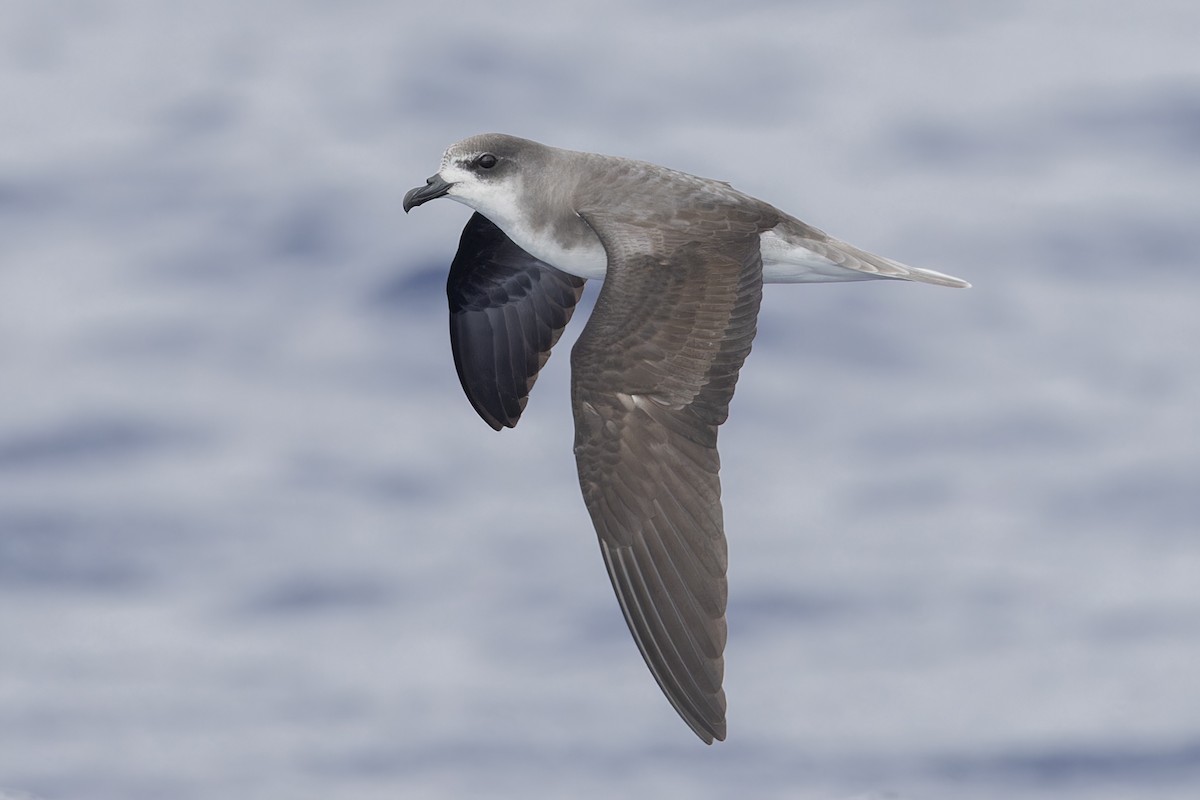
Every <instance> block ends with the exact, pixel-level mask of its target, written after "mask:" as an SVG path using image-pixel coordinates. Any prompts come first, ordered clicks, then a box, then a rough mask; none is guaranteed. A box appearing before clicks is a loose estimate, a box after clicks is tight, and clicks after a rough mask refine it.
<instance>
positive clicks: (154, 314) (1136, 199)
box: [0, 0, 1200, 800]
mask: <svg viewBox="0 0 1200 800" xmlns="http://www.w3.org/2000/svg"><path fill="white" fill-rule="evenodd" d="M2 16H3V19H0V66H2V67H3V68H2V69H0V89H2V91H0V96H2V97H3V98H4V102H3V109H4V110H3V111H2V112H0V114H2V115H3V121H4V124H3V125H0V400H2V402H0V787H3V788H2V789H0V797H6V795H5V792H6V791H7V792H9V793H10V794H11V795H12V796H14V797H21V796H25V797H29V796H32V797H38V798H45V799H46V800H59V798H63V799H64V800H65V799H66V798H89V800H108V799H109V798H112V799H113V800H116V799H117V798H120V800H140V799H141V798H146V799H147V800H150V799H151V798H153V799H154V800H158V798H163V797H171V798H177V799H178V800H190V798H197V799H199V798H206V799H207V798H212V797H238V798H288V799H289V800H294V799H295V798H328V797H353V798H363V799H366V798H384V797H387V798H395V797H457V796H461V797H512V798H516V797H530V796H533V797H579V798H591V797H595V798H601V797H604V798H607V797H613V796H630V797H664V798H671V797H688V798H725V797H729V796H735V795H749V796H754V797H764V798H775V797H778V798H796V797H803V798H842V799H844V798H966V797H969V798H1010V797H1028V798H1056V799H1061V798H1066V799H1067V800H1070V799H1071V798H1079V799H1080V800H1082V799H1083V798H1088V800H1094V799H1097V798H1098V799H1099V800H1106V799H1109V798H1111V799H1113V800H1116V798H1129V797H1139V798H1141V797H1155V798H1179V799H1180V800H1183V799H1184V798H1194V797H1197V796H1200V680H1198V679H1197V677H1196V666H1195V665H1196V664H1197V663H1200V581H1198V580H1197V579H1196V576H1197V575H1198V574H1200V477H1198V476H1200V422H1198V419H1200V417H1198V416H1197V409H1198V408H1200V351H1198V350H1197V348H1196V345H1195V343H1196V342H1197V341H1200V315H1197V313H1196V308H1197V302H1198V300H1200V269H1198V268H1197V267H1198V265H1200V226H1198V225H1197V220H1198V219H1200V192H1198V191H1197V189H1196V187H1197V186H1200V56H1197V54H1196V47H1195V31H1196V30H1200V8H1197V7H1196V6H1195V4H1194V3H1187V2H1168V1H1167V0H1150V1H1149V2H1143V3H1139V4H1137V6H1136V8H1134V7H1132V6H1128V5H1127V4H1116V3H1112V4H1096V3H1092V2H1083V0H1071V1H1070V2H1061V3H1055V4H1036V3H1020V2H1017V3H1006V4H1003V6H1000V5H996V6H994V7H993V6H988V7H984V6H981V5H980V4H962V3H950V2H941V1H940V0H938V1H936V2H927V3H922V4H919V5H903V4H891V3H880V2H871V1H869V0H854V1H852V2H842V3H837V4H832V3H760V4H754V3H742V4H732V5H730V4H718V3H691V4H680V3H673V2H667V1H666V0H659V2H643V1H642V0H639V1H638V2H633V0H629V1H628V2H624V1H620V0H619V1H618V2H605V3H585V4H576V5H572V6H569V7H568V6H567V5H565V4H564V5H563V6H562V7H561V8H543V7H541V6H539V5H538V4H534V3H526V2H519V3H512V4H507V5H506V6H504V7H503V10H502V9H501V7H499V6H496V5H495V4H485V3H476V2H465V3H460V4H455V5H446V4H415V3H405V2H400V3H382V2H368V1H367V0H362V2H348V3H338V4H333V3H321V2H304V3H283V2H262V3H255V4H242V3H234V2H230V1H229V0H212V1H211V2H207V3H203V4H202V3H186V2H180V3H157V4H152V3H143V2H135V0H125V1H122V0H96V1H95V2H80V3H73V4H48V3H43V2H37V1H36V0H15V2H10V3H9V4H8V6H6V8H5V12H4V14H3V15H2ZM484 130H502V131H507V132H511V133H515V134H518V135H524V136H528V137H530V138H534V139H538V140H541V141H545V142H547V143H551V144H556V145H560V146H566V147H573V148H579V149H586V150H597V151H603V152H609V153H615V154H620V155H627V156H632V157H637V158H643V159H647V160H651V161H656V162H660V163H665V164H668V165H670V166H673V167H677V168H680V169H685V170H688V171H690V172H695V173H699V174H704V175H709V176H712V177H716V178H721V179H726V180H731V181H733V182H734V183H735V185H737V186H738V187H739V188H742V189H745V190H747V191H749V192H751V193H753V194H755V195H757V196H760V197H762V198H764V199H766V200H768V201H770V202H773V203H775V204H777V205H779V206H781V207H783V208H785V209H787V210H789V211H792V212H794V213H796V214H797V215H799V216H800V217H801V218H803V219H805V220H806V221H809V222H811V223H813V224H815V225H818V226H819V227H822V228H824V229H825V230H828V231H829V232H831V233H833V234H834V235H836V236H839V237H841V238H844V239H847V240H849V241H852V242H854V243H855V244H858V245H861V246H863V247H865V248H867V249H870V250H873V251H877V252H882V253H886V254H887V255H890V256H892V257H895V258H897V259H900V260H902V261H905V262H908V263H912V264H914V265H918V266H925V267H929V268H932V269H937V270H941V271H945V272H949V273H952V274H955V275H961V276H962V277H964V278H967V279H968V280H971V281H972V282H973V283H974V284H975V288H973V289H971V290H969V291H965V292H956V291H950V290H944V289H938V288H935V287H928V286H916V285H907V284H898V283H890V282H879V283H872V284H851V285H831V286H809V287H804V286H773V287H768V294H767V297H766V299H765V302H764V307H763V315H762V319H761V326H760V335H759V337H758V340H757V342H756V346H755V351H754V353H753V354H752V356H751V357H750V360H749V362H748V364H747V367H746V369H745V370H744V372H743V374H742V379H741V382H740V383H739V388H738V396H737V398H736V399H735V401H734V403H733V410H732V416H731V419H730V422H729V423H728V424H727V425H726V426H725V428H724V429H723V432H722V463H723V466H724V471H723V479H724V497H725V507H726V527H727V531H728V533H729V538H730V547H731V567H730V582H731V600H730V611H729V620H730V631H731V633H730V641H729V646H728V651H727V656H728V671H727V680H726V689H727V692H728V695H729V704H730V711H729V740H728V741H727V742H725V743H723V744H719V745H717V746H714V747H712V748H707V747H704V746H703V745H701V744H700V743H699V742H698V741H697V740H696V739H695V738H694V737H693V736H692V734H691V733H690V732H689V731H688V730H687V729H686V727H685V726H683V725H682V723H680V722H679V721H678V719H677V718H676V717H675V715H674V713H673V712H672V711H671V709H670V707H669V706H668V705H667V703H666V702H665V701H664V700H663V699H662V698H661V697H660V695H659V692H658V689H657V687H656V686H655V685H654V683H653V681H652V680H651V678H650V676H649V675H648V674H647V673H646V671H645V668H644V666H643V665H642V663H641V659H640V657H639V656H638V655H637V652H636V650H635V648H634V647H633V645H632V643H631V642H630V641H629V638H628V634H627V632H626V630H625V627H624V623H623V622H622V620H621V619H620V615H619V613H618V609H617V607H616V603H615V602H614V600H613V598H612V595H611V590H610V588H609V586H608V583H607V580H606V578H605V575H604V570H603V567H602V564H601V562H600V559H599V555H598V553H597V548H596V545H595V542H594V535H593V533H592V532H591V528H590V524H589V522H588V519H587V514H586V512H585V510H584V509H583V506H582V503H581V501H580V499H579V494H578V487H577V485H576V482H575V478H574V474H573V457H572V455H571V450H570V442H571V435H572V434H571V422H570V409H569V403H568V398H567V379H568V375H567V368H568V359H567V357H566V353H567V351H568V349H569V346H570V344H571V342H572V340H573V339H574V337H575V336H576V335H577V333H578V330H579V328H580V327H581V323H582V321H583V314H582V313H581V315H580V318H579V319H578V320H576V322H575V324H574V325H573V326H572V329H571V330H570V331H569V332H568V334H567V336H566V337H565V339H564V341H563V343H562V344H560V345H559V347H558V350H557V351H556V355H555V357H554V358H553V359H552V360H551V362H550V364H549V366H548V367H547V369H546V371H545V373H544V375H543V377H542V379H541V380H540V381H539V383H538V385H537V388H536V390H535V391H534V393H533V397H532V399H531V402H530V405H529V408H528V410H527V411H526V414H525V417H524V419H523V420H522V422H521V425H520V426H519V427H518V428H517V429H516V430H514V431H505V432H503V433H500V434H496V433H493V432H492V431H490V430H489V429H488V428H487V427H486V426H485V425H484V424H483V423H481V422H480V421H479V420H478V419H477V418H476V417H475V415H474V413H473V412H472V411H471V409H470V406H469V405H468V403H467V402H466V400H465V399H464V398H463V397H462V394H461V391H460V389H459V387H458V384H457V378H456V376H455V374H454V369H453V366H452V363H451V360H450V355H449V348H448V342H447V337H446V319H445V305H444V304H445V301H444V297H443V294H442V286H443V281H444V276H445V272H446V269H447V267H448V263H449V259H450V258H451V257H452V255H453V250H454V247H455V244H456V242H457V236H458V231H459V230H460V229H461V226H462V225H463V223H464V222H465V221H466V218H467V216H468V212H467V210H466V209H465V208H463V207H461V206H458V205H456V204H453V203H450V202H445V201H443V202H440V203H433V204H430V205H428V206H424V207H422V208H420V209H417V210H416V211H414V213H413V214H411V215H409V216H407V217H406V216H405V215H404V214H403V213H402V211H401V208H400V200H401V197H402V196H403V194H404V192H405V191H406V190H407V189H409V188H411V187H412V186H416V185H418V184H420V183H421V182H422V181H423V180H424V178H425V177H426V176H428V175H430V174H432V172H433V171H434V170H435V169H436V167H437V164H438V160H439V158H440V154H441V151H442V149H443V148H444V147H445V146H446V145H448V144H449V143H451V142H452V141H454V140H456V139H459V138H461V137H463V136H466V135H468V134H471V133H475V132H479V131H484ZM594 291H595V287H592V294H594ZM589 297H590V296H589ZM589 302H590V300H589ZM585 308H586V303H585Z"/></svg>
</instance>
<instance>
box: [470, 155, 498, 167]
mask: <svg viewBox="0 0 1200 800" xmlns="http://www.w3.org/2000/svg"><path fill="white" fill-rule="evenodd" d="M475 163H476V164H478V165H479V166H480V167H482V168H483V169H491V168H492V167H494V166H496V157H495V156H494V155H492V154H491V153H484V154H483V155H481V156H480V157H479V158H477V159H475Z"/></svg>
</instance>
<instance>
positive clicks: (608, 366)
mask: <svg viewBox="0 0 1200 800" xmlns="http://www.w3.org/2000/svg"><path fill="white" fill-rule="evenodd" d="M442 196H446V197H449V198H451V199H454V200H457V201H459V202H460V203H463V204H465V205H468V206H470V207H471V208H473V209H474V210H475V213H474V214H472V216H471V218H470V220H468V222H467V225H466V228H464V229H463V233H462V238H461V239H460V241H459V246H458V253H457V254H456V255H455V257H454V261H453V262H452V263H451V265H450V277H449V280H448V282H447V294H448V296H449V300H450V343H451V349H452V350H453V353H454V364H455V367H456V368H457V370H458V377H459V380H460V381H461V382H462V387H463V390H464V391H465V392H466V395H467V398H468V399H469V400H470V401H471V405H473V406H474V407H475V410H476V411H477V412H478V413H479V416H481V417H482V418H483V420H484V421H485V422H487V423H488V424H489V425H491V426H492V427H493V428H495V429H496V430H500V429H501V428H503V427H510V428H511V427H513V426H515V425H516V424H517V421H518V420H519V419H520V417H521V412H522V411H523V410H524V409H525V404H526V402H527V400H528V398H529V392H530V390H531V389H532V387H533V384H534V381H536V380H537V375H538V371H539V370H540V369H541V368H542V366H543V365H544V364H545V363H546V359H547V358H549V356H550V350H551V348H552V347H553V346H554V343H555V342H556V341H557V340H558V338H559V336H560V335H561V334H562V331H563V328H564V327H565V326H566V324H567V321H568V320H569V319H570V318H571V314H572V312H573V311H574V309H575V305H576V303H577V302H578V301H579V297H580V295H581V293H582V291H583V285H584V282H585V280H586V279H588V278H594V279H603V281H604V283H603V285H602V286H601V288H600V294H599V296H598V297H597V298H596V304H595V308H594V309H593V311H592V315H591V318H590V319H589V320H588V322H587V325H586V326H585V327H584V329H583V332H582V333H581V334H580V335H579V339H578V341H577V342H576V343H575V346H574V348H573V349H572V351H571V405H572V408H573V411H574V417H575V462H576V466H577V468H578V472H579V485H580V488H581V489H582V490H583V500H584V503H585V504H586V505H587V509H588V512H589V513H590V515H591V518H592V523H593V525H594V526H595V528H596V533H597V535H598V537H599V540H600V550H601V553H602V554H603V556H604V564H605V566H606V567H607V568H608V576H609V578H610V579H611V581H612V585H613V589H615V590H616V594H617V601H618V602H619V603H620V606H621V611H622V612H623V613H624V615H625V621H626V623H628V625H629V630H630V632H631V633H632V634H633V638H634V641H636V642H637V646H638V649H639V650H640V651H641V653H642V657H643V658H644V659H645V661H646V665H647V666H648V667H649V668H650V672H651V673H652V674H653V675H654V679H655V680H656V681H658V685H659V686H660V687H661V688H662V690H663V693H664V694H665V695H666V696H667V699H668V700H669V701H670V702H671V705H672V706H674V707H675V710H676V711H677V712H679V715H680V716H681V717H682V718H683V719H684V721H685V722H687V724H688V725H689V726H690V727H691V729H692V730H693V731H695V733H696V735H697V736H699V737H700V738H701V739H702V740H703V741H704V742H705V743H707V744H712V741H713V739H722V740H723V739H724V738H725V730H726V726H725V707H726V706H725V692H724V689H723V688H722V680H723V677H724V671H725V662H724V655H723V654H724V650H725V639H726V624H725V605H726V599H727V596H728V591H727V583H726V578H725V573H726V565H727V548H726V543H725V531H724V521H723V518H722V511H721V485H720V481H719V479H718V471H719V467H720V461H719V459H718V456H717V428H718V427H719V426H720V425H721V423H723V422H724V421H725V419H726V417H727V416H728V413H729V401H730V399H731V398H732V397H733V390H734V385H735V384H736V383H737V378H738V371H739V370H740V369H741V366H742V362H743V361H745V359H746V356H747V355H748V354H749V352H750V345H751V342H752V341H753V339H754V333H755V325H756V319H757V316H758V308H759V303H760V301H761V299H762V285H763V283H764V282H765V283H811V282H826V281H855V280H868V279H872V278H894V279H900V280H909V281H919V282H922V283H933V284H937V285H939V286H953V287H966V286H969V284H968V283H967V282H966V281H963V280H960V279H958V278H954V277H951V276H949V275H943V274H941V273H939V272H933V271H931V270H926V269H917V268H914V267H908V266H905V265H903V264H900V263H898V262H896V261H892V260H891V259H889V258H883V257H881V256H877V255H872V254H871V253H868V252H866V251H864V250H860V249H858V248H857V247H854V246H853V245H850V244H847V243H845V242H842V241H839V240H838V239H835V238H833V237H831V236H829V235H827V234H825V233H823V232H822V231H819V230H817V229H816V228H814V227H812V226H810V225H807V224H806V223H803V222H801V221H800V220H798V219H796V218H795V217H793V216H791V215H789V214H787V213H785V212H783V211H780V210H779V209H777V208H775V207H774V206H772V205H770V204H768V203H765V202H763V201H761V200H758V199H756V198H754V197H751V196H749V195H747V194H743V193H742V192H739V191H738V190H736V189H734V188H733V187H732V186H730V185H729V184H728V183H725V182H723V181H716V180H710V179H708V178H700V177H696V176H695V175H689V174H686V173H683V172H677V171H675V170H672V169H667V168H666V167H660V166H657V165H655V164H649V163H646V162H642V161H634V160H631V159H627V158H617V157H614V156H605V155H598V154H596V153H584V152H576V151H571V150H562V149H559V148H556V147H549V146H547V145H543V144H539V143H537V142H533V141H529V140H528V139H519V138H517V137H515V136H508V135H504V134H497V133H485V134H481V135H478V136H472V137H470V138H467V139H464V140H462V141H461V142H458V143H457V144H454V145H451V146H450V148H449V149H448V150H446V152H445V154H444V155H443V156H442V163H441V167H440V168H439V169H438V172H437V174H435V175H434V176H433V177H431V178H429V179H428V180H427V181H426V182H425V185H424V186H420V187H417V188H416V189H413V190H412V191H410V192H408V193H407V194H406V195H405V196H404V210H405V211H406V212H407V211H409V210H410V209H412V208H413V207H414V206H419V205H421V204H422V203H427V202H429V201H430V200H433V199H434V198H437V197H442Z"/></svg>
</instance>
